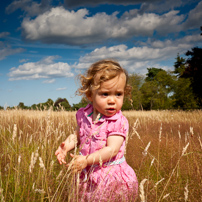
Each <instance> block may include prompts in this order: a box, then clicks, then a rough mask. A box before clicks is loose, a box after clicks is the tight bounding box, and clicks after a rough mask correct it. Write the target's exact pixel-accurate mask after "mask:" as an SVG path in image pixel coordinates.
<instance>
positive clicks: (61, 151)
mask: <svg viewBox="0 0 202 202" xmlns="http://www.w3.org/2000/svg"><path fill="white" fill-rule="evenodd" d="M55 155H56V156H57V160H58V162H59V164H60V165H62V164H63V163H64V164H66V161H65V157H66V146H65V142H62V143H61V145H60V146H59V147H58V149H57V150H56V152H55Z"/></svg>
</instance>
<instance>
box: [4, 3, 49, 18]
mask: <svg viewBox="0 0 202 202" xmlns="http://www.w3.org/2000/svg"><path fill="white" fill-rule="evenodd" d="M50 7H51V6H50V0H42V1H41V3H37V2H36V1H33V0H18V1H13V2H12V3H11V4H10V5H9V6H7V8H6V12H7V13H8V14H10V13H13V12H14V11H16V10H18V9H21V10H23V11H25V12H26V14H27V15H28V16H35V15H39V14H41V13H44V12H45V11H47V10H49V9H50Z"/></svg>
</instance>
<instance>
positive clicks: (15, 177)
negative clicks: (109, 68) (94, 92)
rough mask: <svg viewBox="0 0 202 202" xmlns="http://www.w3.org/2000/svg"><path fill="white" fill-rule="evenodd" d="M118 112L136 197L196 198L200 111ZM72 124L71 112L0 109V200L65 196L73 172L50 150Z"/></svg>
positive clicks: (200, 178)
mask: <svg viewBox="0 0 202 202" xmlns="http://www.w3.org/2000/svg"><path fill="white" fill-rule="evenodd" d="M124 115H125V116H126V117H127V118H128V121H129V124H130V132H129V136H128V139H127V142H128V143H127V151H126V159H127V162H128V164H129V165H130V166H131V167H132V168H133V169H134V170H135V172H136V174H137V177H138V181H139V197H138V201H148V202H153V201H154V202H155V201H156V202H159V201H190V202H193V201H194V202H197V201H198V202H199V201H202V170H201V168H202V111H192V112H183V111H148V112H145V111H129V112H124ZM75 126H76V120H75V112H65V111H60V112H53V111H51V110H49V111H26V110H23V111H22V110H7V111H3V110H1V111H0V199H1V201H6V202H7V201H17V202H18V201H23V202H24V201H59V202H60V201H70V200H71V198H72V194H73V193H75V192H73V190H74V186H75V183H74V182H75V179H74V178H75V176H74V175H72V174H71V173H70V171H69V170H67V169H66V168H65V167H64V166H60V165H59V164H58V163H57V160H56V157H55V155H54V153H55V150H56V149H57V147H58V146H59V144H60V143H61V142H62V140H64V139H65V138H66V137H67V136H68V135H69V134H71V133H72V132H73V130H74V128H75ZM67 158H68V157H67ZM78 201H79V199H78Z"/></svg>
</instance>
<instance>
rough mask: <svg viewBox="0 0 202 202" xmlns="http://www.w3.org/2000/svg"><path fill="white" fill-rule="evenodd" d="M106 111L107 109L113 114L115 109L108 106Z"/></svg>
mask: <svg viewBox="0 0 202 202" xmlns="http://www.w3.org/2000/svg"><path fill="white" fill-rule="evenodd" d="M107 111H108V113H110V114H113V113H114V112H115V109H114V108H108V109H107Z"/></svg>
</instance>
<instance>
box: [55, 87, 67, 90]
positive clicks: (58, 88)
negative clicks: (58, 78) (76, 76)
mask: <svg viewBox="0 0 202 202" xmlns="http://www.w3.org/2000/svg"><path fill="white" fill-rule="evenodd" d="M66 89H67V88H66V87H64V88H57V89H56V90H57V91H61V90H66Z"/></svg>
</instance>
